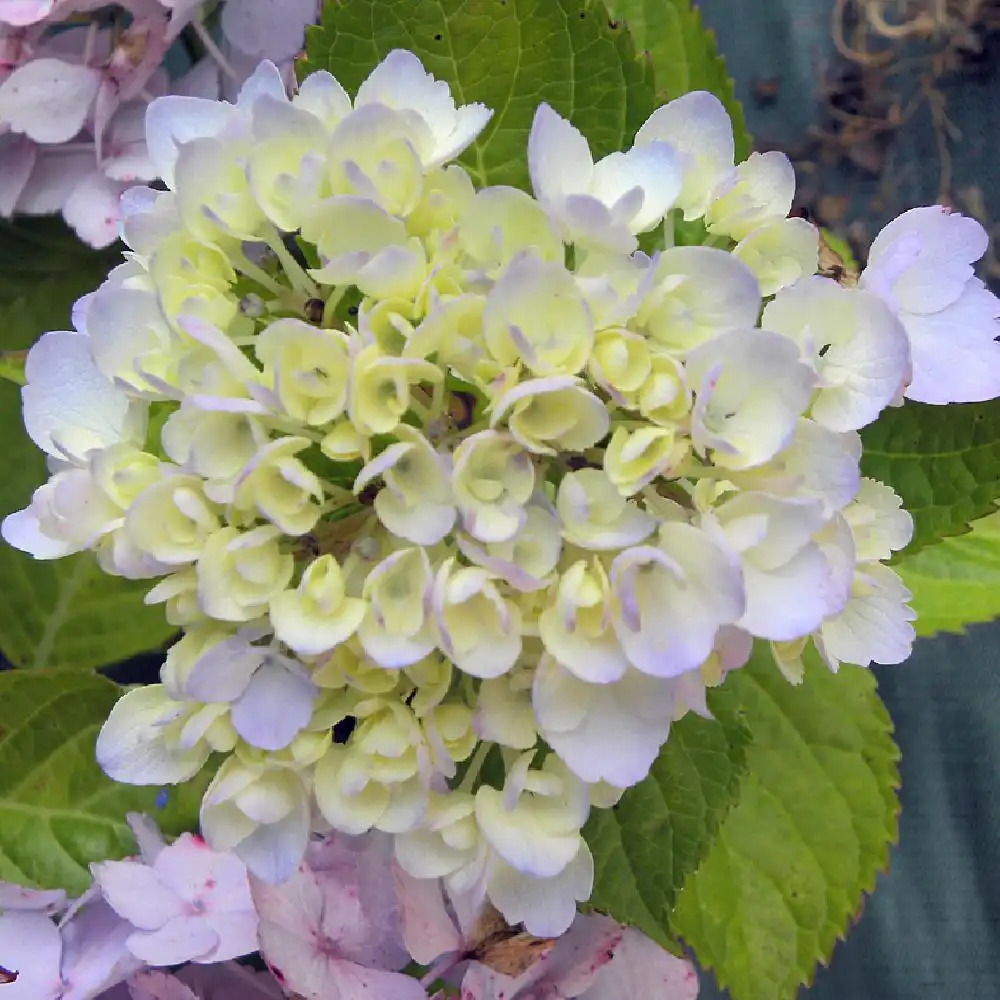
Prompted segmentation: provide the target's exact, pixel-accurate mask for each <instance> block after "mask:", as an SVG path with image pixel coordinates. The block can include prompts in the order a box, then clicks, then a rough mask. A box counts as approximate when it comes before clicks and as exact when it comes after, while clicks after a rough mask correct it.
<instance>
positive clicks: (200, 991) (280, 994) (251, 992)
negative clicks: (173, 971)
mask: <svg viewBox="0 0 1000 1000" xmlns="http://www.w3.org/2000/svg"><path fill="white" fill-rule="evenodd" d="M177 978H178V979H180V980H181V981H182V982H184V983H185V984H186V985H188V986H190V987H191V989H192V990H194V991H195V995H196V996H198V997H200V998H205V1000H285V996H286V994H285V992H284V991H283V990H282V989H281V987H280V986H279V985H278V982H277V980H276V979H275V978H274V976H272V975H271V974H270V973H269V972H254V970H253V969H250V968H247V966H245V965H240V964H239V963H238V962H219V963H216V964H214V965H186V966H185V967H184V968H183V969H181V970H180V971H179V972H178V973H177Z"/></svg>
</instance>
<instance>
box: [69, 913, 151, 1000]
mask: <svg viewBox="0 0 1000 1000" xmlns="http://www.w3.org/2000/svg"><path fill="white" fill-rule="evenodd" d="M133 931H134V928H133V927H132V925H131V924H129V923H128V922H127V921H125V920H122V919H121V917H119V916H118V914H117V913H115V912H114V910H112V909H111V907H110V906H108V904H107V903H106V902H105V901H104V900H103V899H100V898H95V899H91V900H90V901H88V902H86V903H85V904H84V905H83V906H82V907H80V909H78V910H77V911H76V912H75V913H74V914H73V915H72V917H71V918H70V919H69V920H68V921H66V922H65V923H64V924H63V928H62V937H63V958H62V978H63V983H64V992H63V994H62V997H61V998H60V1000H91V998H92V997H95V996H97V995H98V994H99V993H102V992H103V991H104V990H107V989H110V988H111V987H113V986H115V985H116V984H117V983H120V982H121V981H122V980H123V979H125V978H126V977H127V976H130V975H131V974H132V973H133V972H135V971H136V969H138V968H139V967H140V965H141V963H140V961H139V959H137V958H136V957H135V956H134V955H133V954H132V953H131V952H130V951H129V950H128V948H127V947H126V943H125V942H126V941H127V940H128V937H129V935H130V934H131V933H132V932H133Z"/></svg>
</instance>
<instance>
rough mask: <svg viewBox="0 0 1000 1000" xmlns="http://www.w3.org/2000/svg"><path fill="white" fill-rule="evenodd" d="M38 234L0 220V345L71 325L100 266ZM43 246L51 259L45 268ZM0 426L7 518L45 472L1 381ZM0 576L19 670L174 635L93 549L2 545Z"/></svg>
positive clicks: (77, 249)
mask: <svg viewBox="0 0 1000 1000" xmlns="http://www.w3.org/2000/svg"><path fill="white" fill-rule="evenodd" d="M32 221H34V222H39V221H45V220H32ZM39 232H40V235H39V233H36V232H35V231H34V230H33V229H32V228H31V226H29V225H28V224H26V223H24V222H22V223H20V224H19V225H18V226H16V227H14V226H11V225H10V224H7V223H4V224H3V225H2V226H0V262H2V264H0V350H4V351H20V350H24V349H25V348H27V347H30V346H31V344H32V343H34V341H35V340H37V339H38V337H39V336H40V335H41V334H42V333H44V332H45V331H46V330H49V329H63V330H65V329H71V328H72V327H71V324H70V317H69V309H70V307H71V305H72V303H73V302H74V301H75V300H76V299H77V298H78V297H79V296H80V295H83V294H85V293H86V292H88V291H90V290H91V289H93V288H94V287H95V286H96V285H97V284H98V282H99V281H100V279H101V275H102V274H104V273H106V267H107V263H108V261H107V255H102V254H98V253H95V252H94V251H90V250H88V249H87V248H85V247H82V246H81V244H80V243H79V242H78V241H76V240H75V239H73V240H72V242H71V243H67V240H66V239H65V238H61V239H59V238H57V234H58V233H59V230H58V229H54V228H53V227H52V226H49V225H42V226H41V227H40V230H39ZM49 251H51V260H50V261H49V266H48V267H43V263H42V258H44V257H45V254H46V253H47V252H49ZM57 267H65V268H69V269H70V270H66V271H65V272H58V271H57V270H56V268H57ZM36 271H37V274H36ZM33 274H34V275H35V278H36V280H32V275H33ZM40 274H44V275H45V277H43V278H40V279H39V278H38V275H40ZM18 289H20V290H18ZM15 295H16V296H17V297H16V298H15V297H14V296H15ZM5 296H9V298H6V299H5ZM0 426H2V427H3V429H4V470H3V476H2V477H0V516H5V515H7V514H9V513H10V512H11V511H15V510H19V509H21V508H23V507H26V506H27V505H28V503H29V502H30V500H31V494H32V492H33V491H34V490H35V489H36V488H37V487H38V486H40V485H41V484H42V483H43V482H45V479H46V478H47V471H46V468H45V459H44V456H43V455H42V453H41V452H40V451H39V450H38V449H37V448H36V447H35V445H34V444H33V443H32V442H31V441H30V440H29V439H28V437H27V435H26V434H25V433H24V430H23V425H22V422H21V399H20V393H19V392H18V390H17V388H16V386H14V385H11V384H9V383H0ZM0 578H2V579H3V581H4V599H3V601H2V602H0V653H2V654H3V656H4V657H6V659H7V660H8V661H9V662H10V663H12V664H14V665H15V666H18V667H29V666H31V667H82V668H95V667H102V666H106V665H107V664H109V663H114V662H116V661H118V660H122V659H125V658H127V657H129V656H133V655H135V654H136V653H142V652H145V651H147V650H150V649H156V648H158V647H160V646H162V645H163V644H164V643H165V642H166V641H167V640H168V638H169V637H170V635H171V634H172V632H173V630H172V629H171V627H170V626H169V625H167V623H166V621H165V620H164V618H163V609H162V608H160V607H146V606H145V605H144V604H143V603H142V598H143V595H144V594H145V592H146V591H147V590H148V589H149V584H148V583H142V582H132V581H128V580H121V579H118V578H116V577H111V576H107V575H105V574H104V573H102V572H101V571H100V570H99V568H98V566H97V563H96V561H95V560H94V557H93V556H92V555H90V554H82V555H78V556H71V557H70V558H68V559H60V560H56V561H54V562H39V561H36V560H34V559H32V558H31V556H28V555H26V554H25V553H23V552H18V551H17V550H16V549H13V548H11V547H10V546H9V545H7V544H6V543H5V542H0Z"/></svg>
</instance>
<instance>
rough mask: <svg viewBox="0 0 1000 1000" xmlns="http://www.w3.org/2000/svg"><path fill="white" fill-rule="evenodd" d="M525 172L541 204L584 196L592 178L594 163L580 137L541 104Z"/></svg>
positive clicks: (545, 105) (583, 140)
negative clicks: (574, 195) (566, 197)
mask: <svg viewBox="0 0 1000 1000" xmlns="http://www.w3.org/2000/svg"><path fill="white" fill-rule="evenodd" d="M528 171H529V172H530V174H531V187H532V190H533V191H534V192H535V197H536V198H537V199H538V200H539V201H540V202H542V203H545V202H548V201H553V200H557V199H562V198H564V197H565V196H566V195H570V194H585V193H587V192H588V191H589V188H590V182H591V180H592V178H593V175H594V159H593V157H592V156H591V153H590V146H589V145H588V144H587V140H586V139H585V138H584V137H583V134H582V133H581V132H580V130H579V129H578V128H576V127H575V126H573V125H571V124H570V123H569V122H568V121H567V120H566V119H565V118H563V117H562V116H561V115H559V114H557V113H556V112H555V111H553V110H552V108H551V107H549V105H548V104H545V103H544V102H543V103H542V104H539V105H538V110H537V111H536V112H535V117H534V120H533V121H532V123H531V133H530V135H529V136H528Z"/></svg>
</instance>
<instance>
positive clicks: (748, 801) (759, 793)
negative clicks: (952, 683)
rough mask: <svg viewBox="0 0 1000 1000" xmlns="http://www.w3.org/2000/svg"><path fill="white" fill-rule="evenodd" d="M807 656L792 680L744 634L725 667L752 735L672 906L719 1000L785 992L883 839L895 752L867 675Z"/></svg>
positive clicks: (854, 896) (834, 936) (770, 999)
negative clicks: (742, 649)
mask: <svg viewBox="0 0 1000 1000" xmlns="http://www.w3.org/2000/svg"><path fill="white" fill-rule="evenodd" d="M808 660H809V662H808V663H807V670H806V677H805V681H804V682H803V684H801V685H800V686H798V687H793V686H791V685H790V684H788V682H787V681H785V679H784V678H783V677H782V676H781V674H780V673H779V672H778V670H777V668H776V667H775V666H774V665H773V663H772V662H771V661H770V653H769V651H768V649H767V646H766V645H765V644H758V649H757V650H756V651H755V654H754V657H753V658H752V659H751V662H750V663H749V664H748V665H747V666H746V667H745V668H743V669H742V670H738V671H736V672H735V673H733V674H731V675H730V676H729V677H728V678H727V680H726V684H725V686H726V688H729V689H731V691H732V693H733V695H734V696H735V697H736V698H737V699H738V700H739V703H740V704H741V705H742V707H743V711H744V718H745V721H746V724H747V726H748V727H749V729H750V732H751V733H752V735H753V742H752V743H751V744H750V747H749V748H748V750H747V773H746V775H745V776H744V777H743V779H742V781H741V783H740V799H739V803H738V804H737V805H736V807H735V808H734V809H732V811H731V812H730V813H729V815H728V816H727V818H726V820H725V822H724V823H723V824H722V828H721V830H720V831H719V835H718V837H717V838H716V840H715V842H714V844H713V845H712V848H711V850H710V852H709V854H708V856H707V858H706V860H705V861H704V863H703V864H702V865H701V867H700V868H699V869H698V871H697V873H696V874H695V875H694V876H693V877H692V878H691V879H690V880H689V881H688V883H687V884H686V885H685V887H684V889H683V891H682V892H681V895H680V899H679V901H678V905H677V909H676V910H675V912H674V919H673V928H674V930H675V931H676V933H677V934H678V935H679V936H680V937H681V938H682V939H683V940H684V941H686V942H687V943H688V944H689V945H690V946H691V947H693V948H694V951H695V954H696V955H697V957H698V960H699V962H701V964H702V965H704V966H705V967H707V968H712V969H714V970H715V975H716V978H717V979H718V981H719V983H720V985H721V986H723V987H725V988H728V990H729V992H730V995H731V996H732V998H733V1000H791V998H793V997H795V996H796V995H797V993H798V988H799V985H800V984H802V983H808V982H811V980H812V976H813V973H814V971H815V967H816V964H817V963H818V962H824V963H825V962H826V961H827V960H828V959H829V957H830V955H831V953H832V951H833V948H834V945H835V944H836V942H837V940H838V939H839V938H840V937H842V936H843V934H844V932H845V930H846V928H847V927H848V925H849V923H850V921H851V919H852V918H853V917H855V916H856V915H857V914H858V913H859V911H860V908H861V904H862V900H863V894H864V893H866V892H871V891H872V890H873V889H874V887H875V876H876V874H877V873H878V872H879V871H880V870H882V869H884V868H885V866H886V864H887V862H888V856H889V846H890V844H892V843H893V842H894V841H895V839H896V833H897V825H898V824H897V820H898V811H899V805H898V801H897V797H896V789H897V788H898V786H899V773H898V766H897V762H898V760H899V751H898V749H897V747H896V745H895V744H894V743H893V741H892V737H891V733H892V723H891V721H890V719H889V715H888V713H887V712H886V710H885V707H884V706H883V704H882V702H881V701H880V700H879V698H878V696H877V695H876V693H875V679H874V677H873V675H872V674H871V673H870V672H868V671H866V670H862V669H861V668H859V667H842V668H841V670H840V673H839V674H836V675H834V674H832V673H830V672H829V671H828V670H827V669H826V668H825V667H824V666H823V665H822V663H820V662H819V658H818V657H817V656H816V655H815V654H813V655H812V656H811V657H809V658H808Z"/></svg>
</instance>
